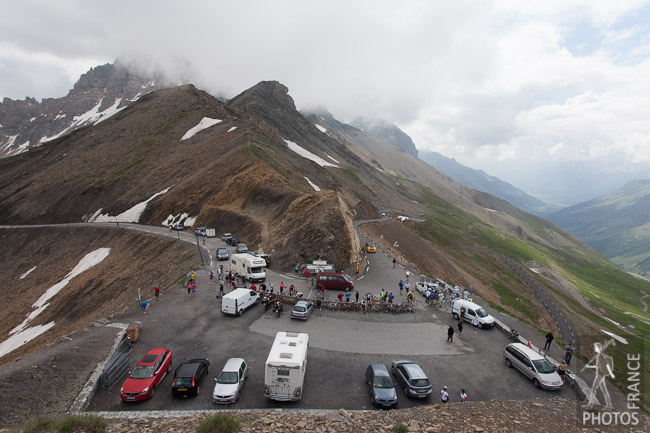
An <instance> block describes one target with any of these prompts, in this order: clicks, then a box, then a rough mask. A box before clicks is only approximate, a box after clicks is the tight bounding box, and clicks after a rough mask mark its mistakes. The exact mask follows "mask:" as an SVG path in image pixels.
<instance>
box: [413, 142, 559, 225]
mask: <svg viewBox="0 0 650 433" xmlns="http://www.w3.org/2000/svg"><path fill="white" fill-rule="evenodd" d="M420 159H422V160H423V161H426V162H427V163H429V164H431V165H432V166H434V167H435V168H436V170H438V171H440V172H442V173H444V174H446V175H447V176H449V177H450V178H451V179H453V180H455V181H456V182H458V183H462V184H463V185H465V186H466V187H469V188H474V189H477V190H479V191H483V192H487V193H488V194H492V195H494V196H496V197H499V198H501V199H503V200H505V201H507V202H509V203H510V204H513V205H515V206H517V207H518V208H519V209H521V210H524V211H526V212H530V213H532V214H535V215H544V214H546V213H548V212H552V211H556V210H558V209H559V208H560V207H559V206H557V205H552V204H549V203H546V202H544V201H543V200H540V199H538V198H535V197H533V196H532V195H530V194H526V193H525V192H524V191H522V190H520V189H519V188H517V187H514V186H512V185H511V184H509V183H508V182H504V181H502V180H501V179H499V178H497V177H494V176H490V175H489V174H487V173H486V172H484V171H483V170H476V169H473V168H469V167H467V166H464V165H463V164H460V163H459V162H457V161H456V160H455V159H454V158H448V157H446V156H444V155H441V154H440V153H438V152H429V151H421V152H420Z"/></svg>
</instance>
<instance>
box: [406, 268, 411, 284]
mask: <svg viewBox="0 0 650 433" xmlns="http://www.w3.org/2000/svg"><path fill="white" fill-rule="evenodd" d="M410 276H411V273H410V272H409V270H408V269H407V270H406V281H407V282H408V280H409V277H410Z"/></svg>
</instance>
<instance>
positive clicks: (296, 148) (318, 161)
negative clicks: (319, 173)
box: [283, 138, 339, 168]
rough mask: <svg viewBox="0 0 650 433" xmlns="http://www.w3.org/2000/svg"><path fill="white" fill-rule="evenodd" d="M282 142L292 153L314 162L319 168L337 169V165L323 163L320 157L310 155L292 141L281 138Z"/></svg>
mask: <svg viewBox="0 0 650 433" xmlns="http://www.w3.org/2000/svg"><path fill="white" fill-rule="evenodd" d="M283 140H284V141H285V143H287V146H289V149H291V150H293V151H294V152H296V153H297V154H298V155H300V156H302V157H303V158H307V159H309V160H311V161H314V162H315V163H316V164H318V165H320V166H321V167H335V168H339V166H338V165H336V164H332V163H331V162H327V161H325V160H324V159H323V158H321V157H320V156H318V155H314V154H313V153H311V152H310V151H308V150H307V149H304V148H302V147H300V146H298V145H297V144H296V143H294V142H293V141H289V140H287V139H286V138H283Z"/></svg>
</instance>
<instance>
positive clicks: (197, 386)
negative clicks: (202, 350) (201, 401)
mask: <svg viewBox="0 0 650 433" xmlns="http://www.w3.org/2000/svg"><path fill="white" fill-rule="evenodd" d="M209 368H210V361H208V360H207V359H190V360H189V361H187V362H184V363H182V364H181V365H179V366H178V368H176V372H174V382H172V394H174V395H180V396H185V397H187V396H188V395H199V393H200V392H201V379H203V376H205V375H206V374H208V370H209Z"/></svg>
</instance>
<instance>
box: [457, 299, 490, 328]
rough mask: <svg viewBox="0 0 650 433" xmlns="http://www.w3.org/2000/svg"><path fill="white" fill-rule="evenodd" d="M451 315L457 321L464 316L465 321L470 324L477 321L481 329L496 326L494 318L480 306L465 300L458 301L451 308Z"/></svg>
mask: <svg viewBox="0 0 650 433" xmlns="http://www.w3.org/2000/svg"><path fill="white" fill-rule="evenodd" d="M451 314H452V316H454V319H456V320H458V319H459V318H460V316H463V320H464V321H466V322H469V323H472V322H473V321H474V319H477V320H478V327H479V328H490V327H492V326H494V317H492V316H490V315H489V314H488V313H487V311H485V310H484V309H483V308H482V307H481V306H480V305H478V304H475V303H473V302H470V301H466V300H464V299H456V300H455V301H454V304H453V305H452V307H451Z"/></svg>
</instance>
